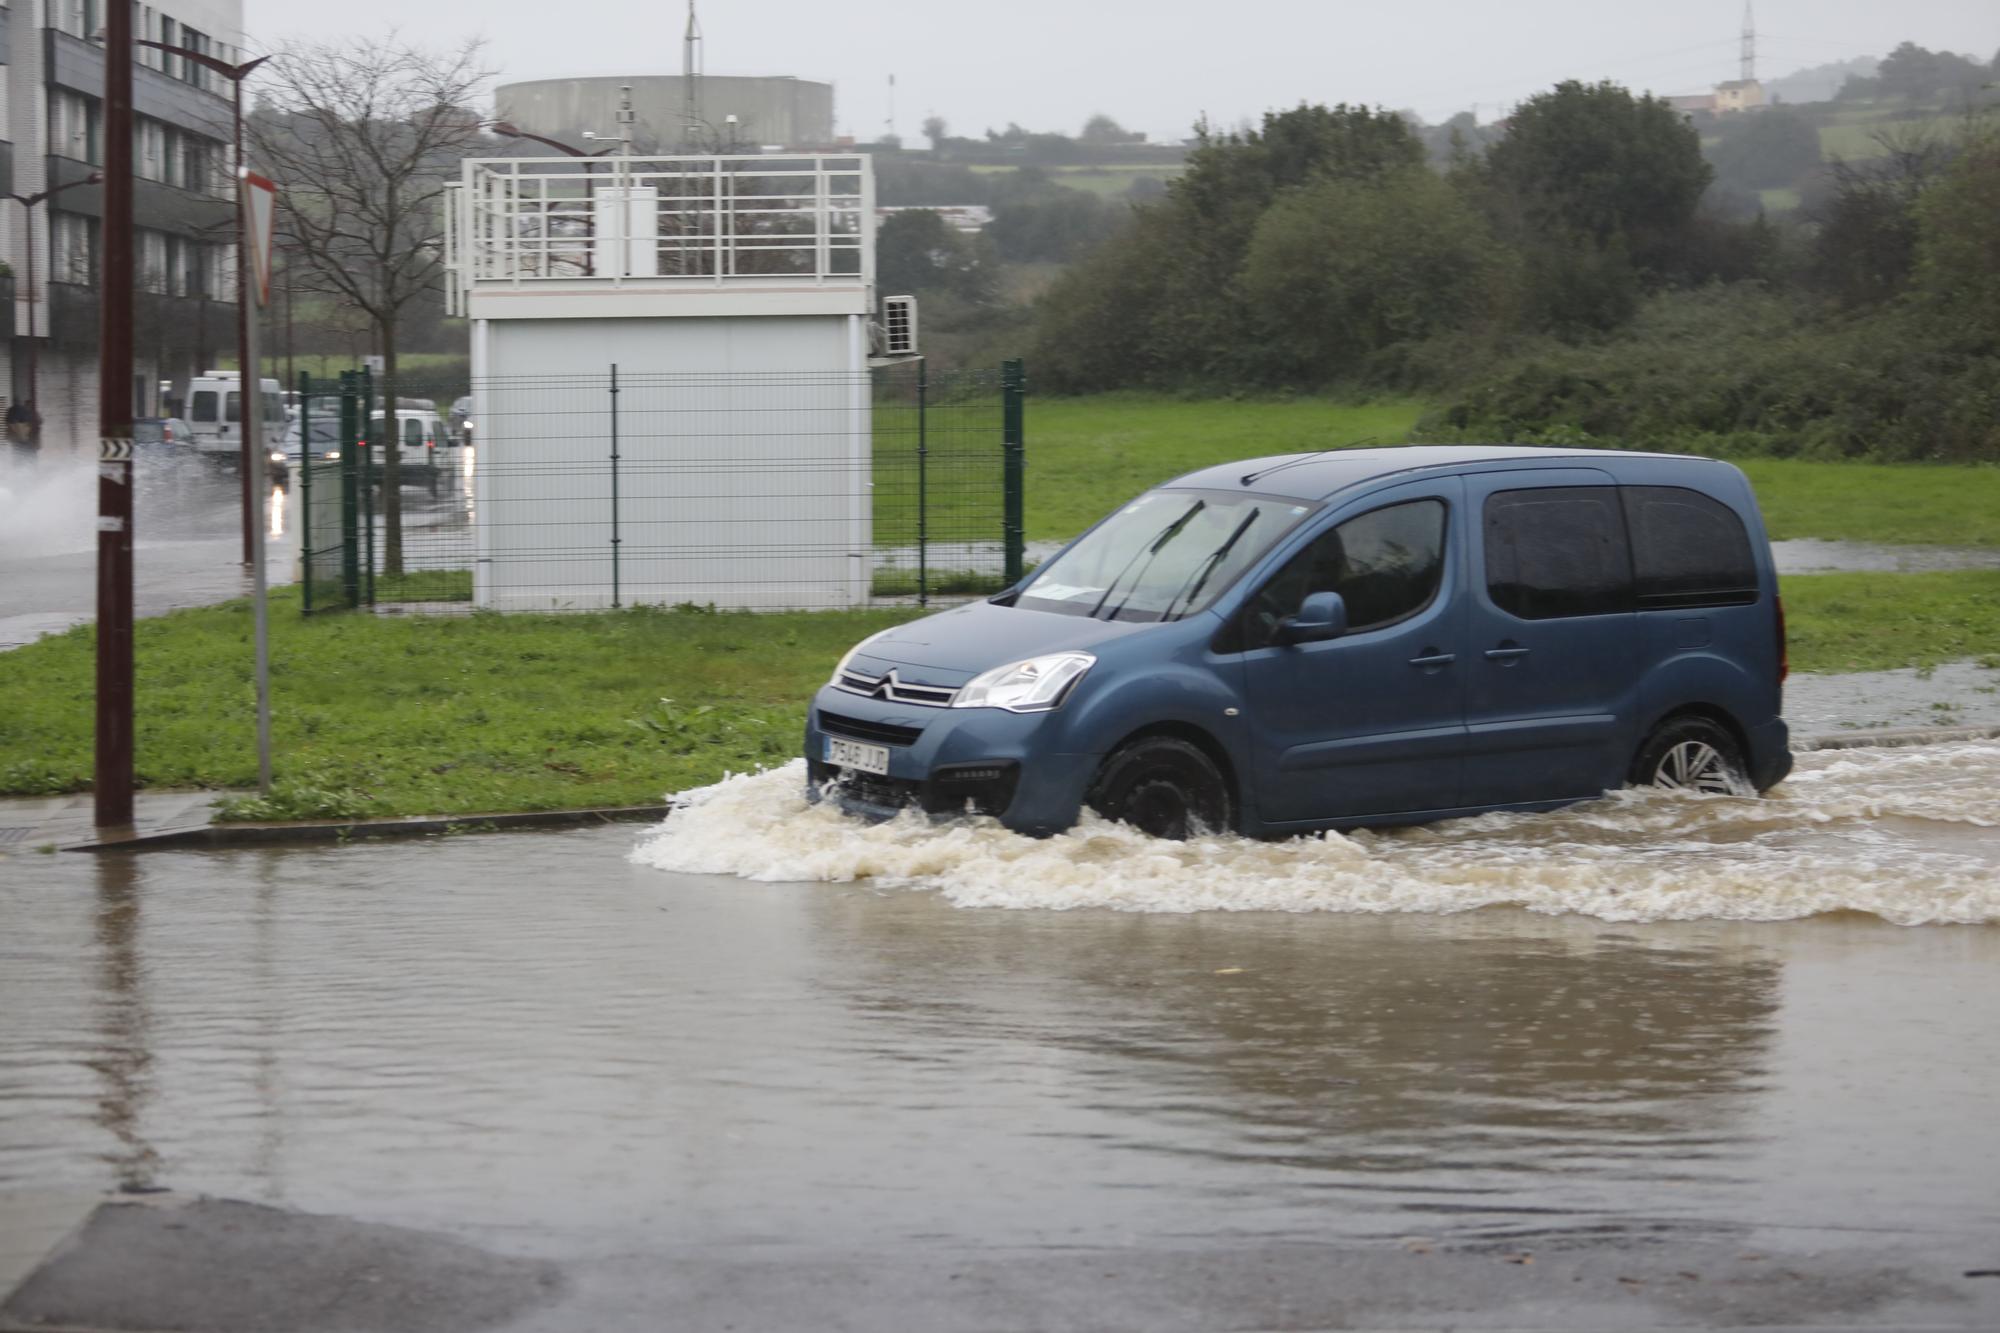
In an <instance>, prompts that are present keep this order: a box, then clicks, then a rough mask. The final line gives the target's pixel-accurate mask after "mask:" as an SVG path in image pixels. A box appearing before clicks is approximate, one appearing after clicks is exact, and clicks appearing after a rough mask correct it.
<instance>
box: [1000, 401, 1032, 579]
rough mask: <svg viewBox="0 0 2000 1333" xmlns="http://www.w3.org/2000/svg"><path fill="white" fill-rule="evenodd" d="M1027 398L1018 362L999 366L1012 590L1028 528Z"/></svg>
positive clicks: (1018, 576)
mask: <svg viewBox="0 0 2000 1333" xmlns="http://www.w3.org/2000/svg"><path fill="white" fill-rule="evenodd" d="M1027 397H1028V375H1027V371H1026V369H1025V368H1024V366H1023V364H1022V363H1021V362H1019V361H1003V362H1001V363H1000V443H1001V449H1002V451H1003V455H1004V456H1003V460H1002V461H1003V466H1004V469H1005V471H1004V472H1003V473H1002V477H1003V481H1004V484H1005V489H1006V505H1007V509H1006V517H1005V519H1004V528H1003V533H1002V535H1003V538H1004V540H1005V542H1006V548H1005V549H1006V557H1007V573H1006V578H1007V584H1008V586H1009V587H1012V586H1013V585H1014V584H1016V583H1019V582H1020V581H1021V574H1022V568H1021V567H1022V565H1023V564H1024V563H1025V556H1026V554H1027V528H1026V521H1025V519H1024V517H1023V505H1022V494H1021V491H1022V486H1023V477H1024V471H1023V468H1024V464H1025V462H1026V455H1027V436H1026V433H1025V430H1026V426H1025V421H1024V417H1025V409H1026V406H1027Z"/></svg>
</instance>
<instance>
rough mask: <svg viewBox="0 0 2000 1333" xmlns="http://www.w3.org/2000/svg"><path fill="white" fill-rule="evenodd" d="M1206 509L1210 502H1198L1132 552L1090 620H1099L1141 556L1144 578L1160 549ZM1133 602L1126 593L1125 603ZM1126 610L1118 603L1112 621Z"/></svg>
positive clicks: (1141, 573) (1140, 570) (1105, 591)
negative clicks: (1143, 561) (1143, 562)
mask: <svg viewBox="0 0 2000 1333" xmlns="http://www.w3.org/2000/svg"><path fill="white" fill-rule="evenodd" d="M1206 508H1208V501H1206V500H1196V501H1195V502H1194V504H1193V505H1192V506H1191V507H1190V508H1189V509H1188V511H1187V512H1186V513H1185V514H1182V515H1181V516H1180V517H1179V518H1177V519H1175V520H1174V521H1173V522H1171V523H1169V524H1167V526H1166V527H1164V528H1161V529H1160V535H1159V536H1157V537H1155V538H1153V540H1152V541H1151V542H1149V543H1148V544H1147V545H1145V546H1143V547H1141V548H1140V549H1139V550H1137V551H1134V552H1132V558H1131V559H1130V560H1127V561H1126V562H1125V568H1124V569H1121V570H1119V571H1118V577H1117V578H1115V579H1113V580H1111V586H1110V587H1108V588H1106V589H1105V590H1104V595H1103V596H1102V597H1100V598H1098V599H1097V605H1096V606H1093V607H1091V608H1090V618H1091V619H1092V620H1095V619H1097V613H1098V612H1099V611H1102V610H1103V609H1104V604H1105V603H1106V602H1108V601H1110V600H1111V594H1112V593H1114V592H1117V591H1118V585H1119V584H1121V583H1123V582H1124V581H1125V575H1126V574H1128V573H1130V572H1131V569H1132V566H1133V565H1134V564H1135V563H1136V562H1137V561H1138V559H1139V557H1140V556H1141V555H1144V556H1145V557H1146V563H1145V564H1144V565H1141V566H1140V567H1139V577H1140V578H1144V577H1145V576H1146V571H1147V570H1148V569H1150V568H1151V567H1152V564H1153V557H1154V556H1156V555H1158V554H1159V553H1160V548H1161V547H1162V546H1165V545H1166V544H1167V543H1168V542H1170V541H1172V540H1173V539H1174V538H1175V537H1177V536H1179V535H1180V530H1181V529H1182V528H1184V527H1186V526H1187V525H1188V520H1190V519H1192V518H1193V517H1194V516H1195V515H1196V514H1199V513H1200V512H1201V511H1202V510H1204V509H1206ZM1131 600H1132V594H1131V593H1129V592H1128V593H1126V594H1125V601H1126V602H1129V601H1131ZM1124 609H1125V602H1120V603H1118V605H1117V606H1115V607H1113V608H1112V611H1111V616H1110V619H1112V620H1116V619H1118V613H1119V612H1120V611H1123V610H1124Z"/></svg>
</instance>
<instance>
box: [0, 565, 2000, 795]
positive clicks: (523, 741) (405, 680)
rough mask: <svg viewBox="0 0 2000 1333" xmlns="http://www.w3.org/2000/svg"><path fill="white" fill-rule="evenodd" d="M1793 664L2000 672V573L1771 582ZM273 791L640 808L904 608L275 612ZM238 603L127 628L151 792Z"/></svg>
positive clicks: (79, 651) (85, 702) (905, 614)
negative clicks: (1949, 666) (1975, 664)
mask: <svg viewBox="0 0 2000 1333" xmlns="http://www.w3.org/2000/svg"><path fill="white" fill-rule="evenodd" d="M1784 592H1785V604H1786V610H1787V612H1788V615H1789V619H1790V626H1791V644H1792V652H1791V656H1792V666H1793V669H1794V670H1798V671H1856V670H1867V669H1873V668H1880V667H1891V666H1922V665H1925V664H1928V663H1932V662H1940V661H1948V660H1952V659H1957V658H1966V657H1975V658H1983V659H1986V660H1989V661H1992V662H1994V663H1995V664H2000V571H1976V572H1967V573H1948V574H1829V575H1810V576H1804V577H1799V578H1791V579H1787V580H1786V581H1785V588H1784ZM273 610H274V612H275V614H274V615H273V617H272V622H271V630H272V654H273V669H272V694H273V710H272V718H273V739H274V751H275V753H276V756H277V762H276V768H277V773H278V784H277V790H276V792H275V793H274V795H273V797H272V798H271V799H270V800H268V801H254V802H246V803H243V804H240V805H238V806H237V807H235V808H234V809H233V810H232V812H231V813H233V814H235V815H237V816H238V817H243V818H266V819H286V818H356V817H363V816H370V815H396V814H477V813H481V812H489V811H497V810H510V809H523V810H549V809H563V808H574V807H581V806H592V805H620V804H637V803H642V802H647V801H654V800H657V799H659V798H660V796H661V795H662V794H663V793H665V792H668V791H674V790H679V789H682V788H685V787H689V786H692V785H696V784H699V783H704V782H709V781H713V780H715V779H716V778H719V777H720V776H722V774H723V773H724V771H726V770H733V771H736V772H743V771H746V770H748V769H751V768H754V767H756V766H757V765H759V764H771V763H778V762H782V761H784V760H787V759H790V758H791V757H793V756H794V755H796V754H797V752H798V743H799V732H800V729H801V725H802V722H803V717H804V711H805V703H806V700H807V698H808V697H809V696H810V695H811V693H812V691H813V689H814V688H815V687H817V686H818V685H819V684H820V682H821V681H823V680H824V679H825V678H826V674H827V672H828V670H829V669H830V668H831V667H832V665H833V663H834V662H835V661H836V660H838V659H839V657H840V655H841V653H842V652H844V651H845V650H846V649H847V648H848V647H850V646H852V644H853V643H854V642H855V641H857V640H858V639H860V638H862V637H863V636H865V635H867V634H870V633H872V632H874V631H875V630H878V629H881V628H884V627H885V626H887V625H890V624H893V623H896V622H897V621H899V620H902V619H907V618H909V617H910V616H912V615H914V614H915V612H914V611H911V610H907V609H906V610H897V611H880V612H830V613H816V614H792V615H752V614H747V613H736V614H730V613H723V614H715V613H702V612H694V611H626V612H611V613H603V614H591V615H569V616H537V615H509V616H499V615H471V616H445V617H377V616H370V615H330V616H320V617H315V618H313V619H311V620H305V619H302V618H300V617H299V616H298V614H297V602H296V600H295V597H294V594H293V593H292V592H291V591H290V590H285V591H282V592H280V593H278V594H277V595H276V596H275V597H274V598H273ZM250 633H251V618H250V612H249V607H248V605H247V604H246V603H243V602H232V603H229V604H227V605H224V606H219V607H205V608H202V609H200V610H194V611H179V612H175V613H174V614H172V615H168V616H162V617H159V618H157V619H149V620H143V621H141V622H139V627H138V642H137V654H136V655H137V661H138V690H139V697H138V707H137V718H138V736H137V747H136V748H137V762H138V773H139V778H140V782H141V783H142V785H146V786H172V787H244V786H249V785H252V784H253V783H254V777H255V772H256V762H255V758H254V752H253V748H252V747H253V743H254V742H253V734H252V711H251V710H252V706H253V704H252V685H251V680H250V661H251V650H250ZM92 662H93V632H92V631H91V630H90V629H89V628H88V627H83V628H79V629H76V630H72V631H70V632H68V633H66V634H61V635H56V636H53V637H51V638H47V639H43V640H41V641H40V642H38V643H33V644H30V645H28V646H27V647H24V648H19V649H16V650H14V651H13V652H9V653H4V654H0V793H7V794H30V795H32V794H41V793H51V792H64V791H81V790H84V789H85V788H87V786H88V785H89V780H90V770H91V691H92V684H93V674H92Z"/></svg>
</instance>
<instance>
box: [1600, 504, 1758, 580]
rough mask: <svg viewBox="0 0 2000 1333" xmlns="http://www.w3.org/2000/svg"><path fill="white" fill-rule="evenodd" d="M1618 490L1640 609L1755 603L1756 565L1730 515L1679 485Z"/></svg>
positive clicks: (1739, 521) (1744, 535)
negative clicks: (1626, 526) (1621, 496)
mask: <svg viewBox="0 0 2000 1333" xmlns="http://www.w3.org/2000/svg"><path fill="white" fill-rule="evenodd" d="M1619 489H1620V491H1621V492H1622V493H1623V495H1624V497H1625V521H1626V523H1627V525H1628V526H1629V527H1630V528H1631V531H1632V565H1633V575H1634V580H1635V583H1636V586H1637V591H1638V596H1639V608H1640V610H1642V611H1643V610H1650V609H1653V608H1659V607H1685V606H1743V605H1746V604H1748V603H1750V602H1754V601H1756V600H1757V562H1756V560H1755V559H1754V558H1753V557H1752V556H1751V553H1750V534H1749V533H1748V532H1746V531H1745V530H1744V528H1743V520H1742V519H1740V518H1738V517H1737V516H1736V511H1735V510H1733V509H1731V508H1730V507H1729V506H1728V505H1726V504H1723V503H1722V502H1721V501H1719V500H1714V499H1711V498H1710V497H1708V496H1706V495H1703V494H1702V493H1701V492H1699V491H1690V490H1687V489H1685V488H1683V487H1679V486H1623V487H1620V488H1619Z"/></svg>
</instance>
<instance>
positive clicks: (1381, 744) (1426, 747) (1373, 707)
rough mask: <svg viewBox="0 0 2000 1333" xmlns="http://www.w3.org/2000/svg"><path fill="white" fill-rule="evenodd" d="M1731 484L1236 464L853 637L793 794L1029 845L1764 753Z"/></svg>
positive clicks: (1566, 471)
mask: <svg viewBox="0 0 2000 1333" xmlns="http://www.w3.org/2000/svg"><path fill="white" fill-rule="evenodd" d="M1785 671H1786V662H1785V640H1784V615H1783V608H1782V607H1781V606H1780V604H1779V601H1778V583H1777V575H1776V572H1775V571H1774V569H1773V567H1772V563H1771V553H1770V546H1769V542H1768V541H1767V539H1766V537H1765V532H1764V525H1763V521H1762V519H1761V517H1760V515H1759V514H1758V510H1757V504H1756V500H1755V498H1754V497H1753V495H1752V494H1751V490H1750V485H1749V483H1748V481H1746V480H1745V478H1744V476H1743V474H1742V473H1741V472H1739V471H1738V470H1737V469H1736V468H1734V467H1731V466H1730V465H1729V464H1727V463H1721V462H1717V461H1714V460H1711V459H1703V458H1690V457H1671V456H1664V455H1655V454H1636V453H1623V452H1615V451H1604V450H1557V449H1538V448H1510V447H1496V446H1483V447H1481V446H1449V447H1444V446H1441V447H1423V448H1405V449H1355V450H1347V451H1340V452H1327V453H1318V454H1304V455H1292V456H1286V457H1277V458H1259V459H1251V460H1249V461H1246V462H1242V463H1235V464H1229V465H1226V466H1222V467H1214V468H1208V469H1205V470H1203V471H1200V472H1195V473H1191V474H1189V475H1187V476H1185V477H1181V478H1179V479H1178V480H1175V481H1172V482H1169V483H1167V484H1166V485H1164V486H1162V487H1159V488H1158V489H1156V490H1152V491H1148V492H1147V493H1146V494H1144V495H1141V496H1139V497H1138V498H1137V499H1135V500H1133V501H1132V502H1131V503H1130V504H1127V505H1125V506H1124V507H1122V508H1121V509H1119V510H1118V511H1117V512H1116V513H1115V514H1112V515H1111V516H1110V517H1108V518H1106V519H1104V520H1103V521H1102V522H1100V523H1099V524H1097V525H1096V526H1095V527H1093V528H1092V529H1091V530H1090V531H1089V532H1087V533H1085V534H1084V535H1083V536H1082V537H1080V538H1078V539H1077V540H1076V541H1074V542H1072V543H1071V544H1070V545H1069V546H1068V547H1067V548H1065V549H1064V550H1063V551H1062V552H1061V553H1059V554H1058V555H1056V556H1055V557H1054V558H1053V559H1051V560H1050V561H1049V562H1048V563H1046V564H1045V565H1043V566H1041V567H1040V568H1039V569H1037V570H1036V571H1034V573H1032V574H1031V575H1029V576H1028V577H1027V578H1025V579H1023V580H1022V581H1021V582H1020V583H1019V584H1017V585H1016V586H1014V587H1013V588H1010V589H1008V590H1007V591H1006V592H1004V593H1002V594H1000V595H999V596H997V597H994V598H992V599H991V600H989V601H985V602H979V603H974V604H972V605H969V606H964V607H960V608H957V609H955V610H951V611H947V612H944V613H942V614H940V615H934V616H930V617H927V618H925V619H922V620H918V621H915V622H912V623H910V624H907V625H902V626H899V627H897V628H895V629H890V630H886V631H884V632H883V633H881V634H878V635H876V636H874V637H873V638H870V639H867V640H865V641H863V642H862V643H860V644H859V645H857V646H856V647H855V648H854V649H853V650H852V651H851V652H849V653H848V655H847V656H846V657H845V658H844V659H842V661H841V663H840V665H839V666H838V667H837V668H836V669H835V671H834V674H833V678H832V680H831V681H829V682H828V683H827V684H826V685H825V686H824V687H823V688H821V689H820V691H819V693H818V694H817V695H816V696H815V697H814V699H813V705H812V709H811V711H810V713H809V715H808V718H807V723H806V760H807V771H808V783H809V793H810V794H811V795H812V796H814V797H815V798H816V799H817V798H820V797H822V796H830V797H831V798H833V799H835V800H836V801H838V802H839V803H840V804H841V805H842V806H843V807H844V808H846V809H849V810H852V811H855V812H857V813H861V814H865V815H876V816H879V815H885V814H888V813H890V812H892V811H894V810H896V809H899V808H903V807H906V806H911V805H914V806H918V807H921V808H922V809H924V810H927V811H931V812H933V813H938V814H951V813H958V812H963V811H965V810H967V809H971V810H973V811H977V812H983V813H987V814H992V815H997V816H998V817H999V818H1000V820H1001V821H1002V822H1003V823H1004V824H1006V825H1007V826H1008V827H1011V828H1014V829H1018V830H1021V831H1023V832H1028V833H1037V834H1045V833H1052V832H1057V831H1060V830H1062V829H1066V828H1068V827H1070V826H1071V825H1072V824H1074V823H1075V822H1076V820H1077V818H1078V816H1079V814H1080V812H1081V811H1083V810H1084V809H1085V808H1089V809H1093V810H1096V811H1097V812H1099V813H1100V814H1102V815H1105V816H1107V817H1109V818H1112V819H1118V820H1123V821H1126V822H1128V823H1131V824H1133V825H1135V826H1137V827H1138V828H1140V829H1142V830H1144V831H1146V832H1148V833H1151V834H1155V835H1159V836H1165V837H1183V836H1187V835H1189V834H1190V833H1193V832H1196V831H1198V830H1202V829H1208V830H1226V829H1235V830H1239V831H1241V832H1244V833H1247V834H1253V835H1274V834H1287V833H1294V832H1302V831H1307V830H1314V829H1324V828H1341V827H1350V826H1356V825H1369V824H1400V823H1416V822H1422V821H1426V820H1433V819H1439V818H1445V817H1449V816H1455V815H1466V814H1474V813H1479V812H1483V811H1489V810H1540V809H1549V808H1553V807H1555V806H1559V805H1563V804H1566V803H1569V802H1572V801H1578V800H1584V799H1588V798H1590V797H1593V796H1597V795H1600V794H1601V793H1603V792H1605V791H1607V790H1609V789H1611V788H1614V787H1618V786H1621V785H1623V784H1626V783H1639V784H1648V783H1650V784H1654V785H1658V786H1662V787H1684V788H1692V789H1694V790H1697V791H1702V792H1711V793H1749V792H1753V791H1762V790H1764V789H1766V788H1769V787H1771V786H1772V785H1774V784H1775V783H1777V782H1778V781H1780V780H1781V779H1783V778H1784V776H1785V775H1786V773H1788V772H1789V771H1790V769H1791V763H1792V760H1791V753H1790V750H1789V748H1788V738H1787V733H1786V728H1785V723H1784V721H1783V719H1782V718H1781V717H1780V715H1779V713H1780V692H1781V686H1782V682H1783V680H1784V678H1785Z"/></svg>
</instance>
